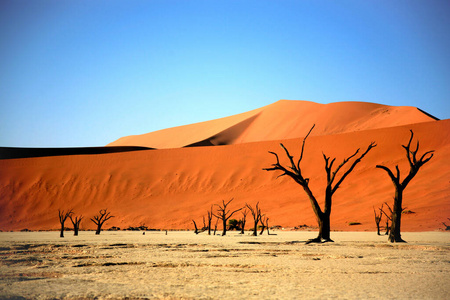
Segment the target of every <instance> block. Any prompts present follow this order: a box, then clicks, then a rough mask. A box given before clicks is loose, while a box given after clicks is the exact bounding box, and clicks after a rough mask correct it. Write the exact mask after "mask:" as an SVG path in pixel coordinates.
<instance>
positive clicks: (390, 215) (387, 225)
mask: <svg viewBox="0 0 450 300" xmlns="http://www.w3.org/2000/svg"><path fill="white" fill-rule="evenodd" d="M384 204H386V206H387V208H388V209H389V214H387V213H386V212H385V211H384V210H383V206H382V207H381V212H382V213H383V214H384V215H385V216H386V228H385V229H386V232H385V234H384V235H389V231H390V230H391V227H390V226H389V221H391V222H392V208H391V207H390V206H389V204H387V202H384Z"/></svg>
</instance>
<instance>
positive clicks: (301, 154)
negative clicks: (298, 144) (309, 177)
mask: <svg viewBox="0 0 450 300" xmlns="http://www.w3.org/2000/svg"><path fill="white" fill-rule="evenodd" d="M315 126H316V124H313V126H312V127H311V129H310V130H309V132H308V134H307V135H306V136H305V137H304V138H303V143H302V151H301V152H300V157H299V159H298V162H297V169H298V170H300V163H301V161H302V159H303V151H304V150H305V141H306V139H307V138H308V136H309V134H310V133H311V131H312V130H313V129H314V127H315Z"/></svg>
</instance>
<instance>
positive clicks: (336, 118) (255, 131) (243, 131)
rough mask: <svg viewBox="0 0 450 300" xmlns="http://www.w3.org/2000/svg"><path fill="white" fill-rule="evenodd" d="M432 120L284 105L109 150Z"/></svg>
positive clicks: (375, 107) (122, 142) (369, 106)
mask: <svg viewBox="0 0 450 300" xmlns="http://www.w3.org/2000/svg"><path fill="white" fill-rule="evenodd" d="M432 120H435V118H433V117H431V116H430V115H427V114H426V113H424V112H422V111H420V110H419V109H417V108H415V107H406V106H399V107H396V106H387V105H381V104H375V103H366V102H337V103H330V104H318V103H314V102H309V101H289V100H280V101H278V102H275V103H273V104H271V105H268V106H265V107H262V108H259V109H256V110H252V111H249V112H246V113H242V114H238V115H234V116H230V117H227V118H222V119H217V120H212V121H207V122H202V123H196V124H190V125H186V126H179V127H173V128H168V129H163V130H159V131H155V132H150V133H146V134H142V135H136V136H127V137H123V138H120V139H118V140H117V141H115V142H113V143H110V144H109V145H108V146H143V147H152V148H158V149H163V148H179V147H185V146H211V145H230V144H241V143H248V142H259V141H271V140H281V139H292V138H299V137H302V136H303V135H304V134H305V132H307V131H308V130H309V128H311V126H312V124H316V128H315V130H314V132H313V133H312V135H328V134H338V133H345V132H352V131H360V130H367V129H376V128H385V127H392V126H399V125H406V124H412V123H420V122H429V121H432Z"/></svg>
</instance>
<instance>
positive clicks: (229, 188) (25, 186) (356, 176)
mask: <svg viewBox="0 0 450 300" xmlns="http://www.w3.org/2000/svg"><path fill="white" fill-rule="evenodd" d="M281 105H283V102H281ZM311 105H312V106H314V104H311ZM326 107H327V106H326ZM374 107H377V105H374ZM378 107H380V106H378ZM386 109H387V108H386ZM390 109H393V108H390ZM379 118H380V123H382V118H381V114H380V116H379ZM358 122H362V119H361V120H359V121H358V120H354V121H351V122H350V121H349V123H350V124H354V125H353V128H356V127H357V126H356V124H359V123H358ZM280 123H282V122H281V121H280ZM306 123H308V126H307V127H308V129H309V126H310V122H306V121H305V124H306ZM254 124H256V123H254ZM299 126H300V125H299ZM305 126H306V125H305ZM349 126H350V125H349ZM249 128H250V127H249ZM335 128H336V127H335ZM409 129H413V130H414V133H415V137H417V138H418V139H419V140H420V150H419V154H420V153H423V152H424V151H427V150H435V156H434V157H433V158H432V160H431V161H430V162H429V163H427V164H426V165H424V166H423V167H422V169H421V170H420V171H419V173H418V175H417V176H416V177H415V178H414V179H413V180H412V182H411V183H410V185H409V186H408V187H407V189H406V191H405V194H404V206H405V207H407V209H408V210H410V211H412V212H414V213H412V214H405V215H404V217H403V219H402V229H403V230H405V231H408V230H412V231H418V230H436V229H438V228H442V227H443V225H442V223H441V222H445V221H446V220H447V217H450V205H449V204H450V203H449V200H450V186H449V178H450V162H449V159H448V157H450V136H449V132H450V120H442V121H432V122H425V123H419V124H412V125H406V126H397V127H389V128H381V129H372V130H361V131H355V132H348V133H343V134H334V135H317V134H318V133H321V134H322V133H323V132H324V130H325V129H324V128H323V127H321V125H320V124H319V123H317V131H318V132H315V133H316V135H312V136H310V137H309V138H308V140H307V142H306V149H305V153H304V160H303V162H302V170H303V173H304V175H305V176H306V177H308V178H310V186H311V188H312V190H313V191H314V193H315V194H316V196H317V198H318V199H319V201H320V202H322V201H323V191H324V188H325V186H324V183H325V171H324V167H323V166H324V162H323V157H322V151H323V152H324V153H326V154H327V155H330V156H332V157H334V156H336V157H337V162H339V161H341V160H342V159H343V158H344V157H346V156H348V155H350V154H352V153H353V152H354V151H355V150H356V149H357V148H359V147H361V148H364V147H367V145H368V144H369V143H370V142H372V141H376V142H377V144H378V146H377V147H376V148H374V149H373V150H372V151H371V152H370V153H369V154H368V155H367V156H366V157H365V158H364V159H363V161H362V162H361V163H360V164H359V165H358V166H357V167H356V168H355V170H354V172H353V173H351V174H350V175H349V177H348V178H347V180H346V181H345V182H344V183H343V184H342V187H341V188H340V189H339V190H338V191H337V192H336V194H335V195H334V198H333V201H334V202H333V211H332V215H331V219H332V229H333V230H374V228H375V223H374V217H373V207H375V208H377V207H379V206H380V205H381V204H382V203H383V202H385V201H387V202H388V203H391V204H392V201H393V200H392V198H393V194H394V188H393V185H392V182H391V180H390V179H389V177H388V176H387V175H386V173H385V172H384V171H382V170H380V169H376V168H375V165H376V164H384V165H386V166H388V167H391V168H394V167H395V165H396V164H398V165H399V167H400V170H401V172H402V173H401V174H402V177H403V176H405V175H406V173H407V170H408V167H409V165H408V162H407V160H406V158H405V153H404V149H403V148H402V146H401V144H405V143H407V141H408V139H409ZM314 130H316V129H314ZM306 132H307V130H303V132H301V133H298V134H299V135H302V134H303V135H304V134H305V133H306ZM301 141H302V138H297V139H290V140H285V139H284V140H282V142H283V143H284V144H285V145H286V147H287V148H288V149H290V150H291V154H293V155H294V156H295V158H297V157H298V155H299V150H300V148H299V147H300V144H301ZM279 142H280V141H263V142H254V143H244V144H234V145H226V146H216V147H189V148H178V149H163V150H148V151H147V150H142V151H135V152H124V153H111V154H99V155H76V156H75V155H72V156H56V157H36V158H23V159H9V160H0V170H1V171H0V229H1V230H21V229H24V228H28V229H57V228H58V227H59V222H58V217H57V215H58V209H64V210H67V209H70V208H73V209H74V211H75V214H76V215H83V216H84V217H85V218H84V220H83V222H82V228H85V229H92V228H94V226H93V223H92V222H91V221H90V220H89V218H91V217H92V216H94V215H95V214H96V212H97V211H98V210H99V209H105V208H107V209H108V210H110V211H111V212H112V214H113V215H114V216H115V218H113V219H111V220H109V221H108V222H107V223H106V224H105V227H106V228H108V227H111V226H118V227H121V228H127V227H129V226H139V225H143V224H145V225H146V226H148V227H150V228H167V229H171V228H174V229H175V228H176V229H184V228H193V224H192V219H195V220H196V221H197V223H200V224H201V223H202V217H203V216H204V215H206V212H207V210H208V209H209V208H210V207H211V206H212V205H214V204H218V203H220V202H221V201H222V200H229V199H231V198H234V200H233V202H232V203H231V205H230V208H231V209H236V208H239V207H242V206H243V205H244V204H245V203H249V204H251V205H254V204H256V203H257V202H258V201H259V203H260V206H261V207H262V210H263V213H265V214H266V215H267V216H268V217H269V224H270V225H281V226H283V227H293V226H297V225H301V224H307V225H312V226H314V225H316V221H315V217H314V214H313V212H312V209H311V207H310V204H309V201H308V200H307V198H306V195H305V193H304V191H303V189H302V188H301V187H300V186H298V185H297V184H296V183H295V182H293V181H292V180H291V179H290V178H288V177H286V176H285V177H281V178H278V179H277V176H278V175H279V173H276V172H266V171H263V170H262V168H264V167H268V166H270V165H271V164H272V163H273V162H274V159H275V158H274V156H273V155H270V154H269V153H268V152H267V151H269V150H270V151H277V152H278V153H279V154H280V158H282V161H283V162H284V163H287V161H286V158H285V157H284V155H283V152H282V149H281V148H280V147H279ZM235 217H236V218H240V217H241V214H240V213H237V214H236V216H235ZM349 222H359V223H361V225H357V226H349ZM251 223H252V222H251V221H249V222H248V223H247V224H248V226H251ZM66 225H67V226H69V225H70V226H71V224H70V221H69V223H66Z"/></svg>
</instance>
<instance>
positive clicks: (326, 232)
mask: <svg viewBox="0 0 450 300" xmlns="http://www.w3.org/2000/svg"><path fill="white" fill-rule="evenodd" d="M314 126H315V125H313V126H312V127H311V129H310V130H309V132H308V134H307V135H306V136H305V138H304V139H303V143H302V148H301V152H300V157H299V159H298V161H297V163H295V162H294V157H293V156H292V155H291V154H290V153H289V151H288V150H287V149H286V147H285V146H284V145H283V144H282V143H281V144H280V146H281V148H283V150H284V152H285V153H286V156H287V157H288V159H289V161H290V164H291V165H290V166H288V167H284V166H282V165H281V164H280V160H279V158H278V154H276V153H275V152H272V151H269V153H271V154H273V155H275V158H276V160H277V161H276V163H274V164H272V167H271V168H264V169H263V170H265V171H282V172H283V173H282V174H281V175H279V176H278V177H281V176H285V175H287V176H289V177H291V178H292V179H293V180H294V181H295V182H296V183H298V184H299V185H300V186H301V187H302V188H303V190H304V191H305V193H306V195H307V196H308V198H309V201H310V203H311V206H312V209H313V211H314V214H315V215H316V219H317V223H318V225H319V235H318V236H317V238H315V239H311V240H309V241H307V243H308V244H309V243H313V242H314V243H321V242H322V241H324V242H332V241H333V240H332V239H331V238H330V230H331V227H330V215H331V204H332V197H333V195H334V193H335V192H336V191H337V190H338V188H339V187H340V186H341V184H342V182H343V181H344V180H345V179H346V178H347V176H348V175H349V174H350V173H351V172H352V171H353V170H354V168H355V167H356V165H357V164H358V163H359V162H360V161H361V159H363V157H364V156H366V154H367V153H368V152H369V151H370V150H371V149H372V148H374V147H376V144H375V142H372V143H370V145H369V146H368V147H367V149H366V151H364V152H363V153H362V154H360V155H359V156H357V155H358V153H359V150H360V149H359V148H358V149H357V150H356V151H355V153H353V154H352V155H350V156H349V157H347V158H345V159H344V160H343V161H342V163H341V164H340V165H339V166H337V167H336V168H335V169H334V171H333V170H332V167H333V164H334V162H335V161H336V158H333V159H331V161H330V157H329V156H326V155H325V154H324V153H322V154H323V158H324V160H325V172H326V174H327V185H326V188H325V207H324V210H323V211H322V209H321V208H320V205H319V203H318V202H317V200H316V197H315V196H314V194H313V192H312V191H311V189H310V188H309V178H305V177H304V176H303V174H302V170H301V167H300V163H301V161H302V159H303V152H304V148H305V141H306V139H307V138H308V136H309V134H310V133H311V131H312V130H313V129H314ZM352 158H355V160H354V161H353V163H352V164H351V165H350V167H349V168H348V169H347V171H345V172H344V174H342V175H341V176H340V178H339V177H337V174H338V172H339V171H340V170H341V169H342V167H344V166H345V165H346V164H347V163H348V162H349V161H350V159H352ZM278 177H277V178H278ZM335 181H336V182H335ZM333 184H334V186H333Z"/></svg>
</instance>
